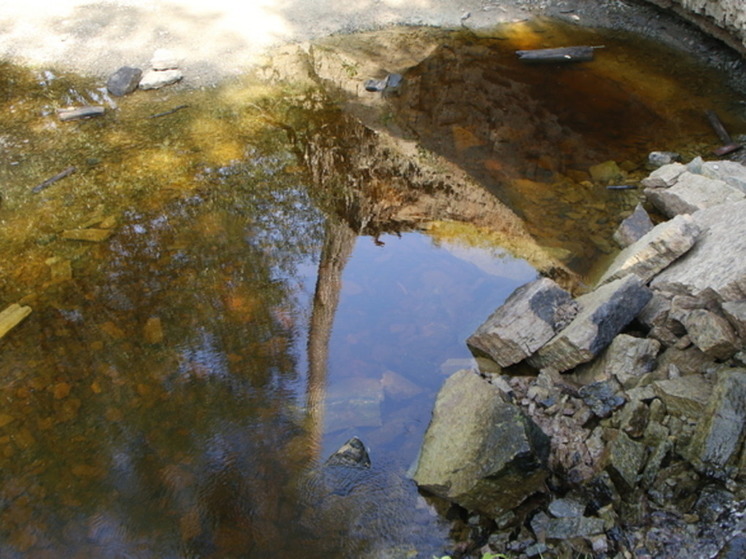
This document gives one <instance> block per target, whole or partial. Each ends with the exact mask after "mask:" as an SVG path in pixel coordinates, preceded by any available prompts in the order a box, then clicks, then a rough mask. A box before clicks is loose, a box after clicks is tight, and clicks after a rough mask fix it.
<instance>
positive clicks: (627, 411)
mask: <svg viewBox="0 0 746 559" xmlns="http://www.w3.org/2000/svg"><path fill="white" fill-rule="evenodd" d="M618 415H619V428H620V429H621V430H622V431H624V432H625V433H626V434H627V435H629V436H630V437H631V438H633V439H639V438H640V437H642V436H643V435H644V434H645V428H646V427H647V425H648V419H649V418H650V408H649V407H648V406H646V405H645V404H644V403H643V402H642V401H640V400H633V401H631V402H629V403H628V404H627V405H626V406H624V407H623V408H622V409H621V410H620V411H619V414H618Z"/></svg>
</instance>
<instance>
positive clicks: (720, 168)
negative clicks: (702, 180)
mask: <svg viewBox="0 0 746 559" xmlns="http://www.w3.org/2000/svg"><path fill="white" fill-rule="evenodd" d="M700 174H701V175H704V176H705V177H708V178H711V179H717V180H721V181H723V182H725V183H727V184H729V185H731V186H732V187H734V188H737V189H739V190H740V191H741V192H744V193H746V166H744V165H742V164H741V163H738V162H736V161H707V162H706V163H702V168H701V170H700Z"/></svg>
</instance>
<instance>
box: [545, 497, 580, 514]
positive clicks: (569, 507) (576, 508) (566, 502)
mask: <svg viewBox="0 0 746 559" xmlns="http://www.w3.org/2000/svg"><path fill="white" fill-rule="evenodd" d="M547 508H548V509H549V512H550V514H551V515H552V516H554V517H555V518H577V517H579V516H583V513H584V512H585V505H584V504H583V503H581V502H580V501H574V500H572V499H555V500H554V501H552V502H551V503H549V507H547Z"/></svg>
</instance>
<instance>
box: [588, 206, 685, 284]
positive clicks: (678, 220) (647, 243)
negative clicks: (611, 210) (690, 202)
mask: <svg viewBox="0 0 746 559" xmlns="http://www.w3.org/2000/svg"><path fill="white" fill-rule="evenodd" d="M699 234H700V228H699V226H698V225H697V224H696V223H695V222H694V220H693V219H692V217H691V216H689V215H677V216H676V217H674V218H673V219H671V220H670V221H666V222H663V223H660V224H658V225H656V226H655V227H654V228H653V229H652V230H650V231H649V232H648V233H646V234H645V235H643V237H642V238H640V239H639V240H638V241H636V242H635V243H633V244H632V245H630V246H628V247H627V248H625V249H624V250H623V251H622V252H621V253H619V255H618V256H617V257H616V258H615V259H614V262H612V264H611V266H609V269H608V270H607V271H606V273H604V275H603V276H601V279H600V280H599V281H598V283H599V285H600V284H603V283H606V282H609V281H611V280H614V279H617V278H621V277H624V276H626V275H627V274H636V275H637V276H639V277H640V279H642V281H643V283H647V282H649V281H650V280H651V279H653V277H654V276H655V275H656V274H658V273H659V272H660V271H662V270H664V269H665V268H666V267H667V266H668V265H669V264H671V262H673V261H674V260H676V259H677V258H679V257H680V256H681V255H682V254H684V253H685V252H687V251H688V250H689V249H690V248H692V246H694V243H695V241H696V240H697V237H698V236H699Z"/></svg>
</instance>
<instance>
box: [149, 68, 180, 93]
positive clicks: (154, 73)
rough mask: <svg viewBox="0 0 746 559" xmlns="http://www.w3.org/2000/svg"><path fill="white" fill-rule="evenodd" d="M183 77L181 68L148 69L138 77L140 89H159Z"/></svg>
mask: <svg viewBox="0 0 746 559" xmlns="http://www.w3.org/2000/svg"><path fill="white" fill-rule="evenodd" d="M183 77H184V74H182V72H181V70H175V69H174V70H148V71H147V72H145V73H144V74H143V76H142V78H141V79H140V89H159V88H161V87H165V86H167V85H171V84H174V83H176V82H178V81H179V80H181V79H182V78H183Z"/></svg>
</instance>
